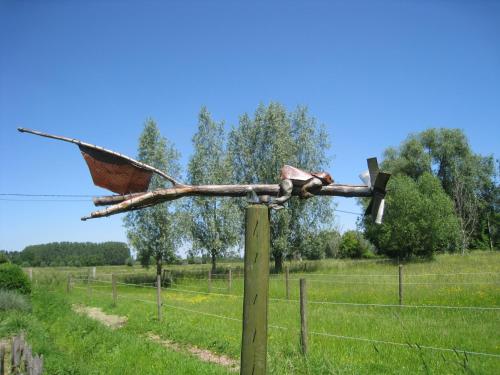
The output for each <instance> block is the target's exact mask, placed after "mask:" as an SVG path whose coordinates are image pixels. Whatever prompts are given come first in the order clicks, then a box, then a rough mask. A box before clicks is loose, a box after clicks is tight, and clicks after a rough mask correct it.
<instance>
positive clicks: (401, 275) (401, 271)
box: [399, 264, 403, 305]
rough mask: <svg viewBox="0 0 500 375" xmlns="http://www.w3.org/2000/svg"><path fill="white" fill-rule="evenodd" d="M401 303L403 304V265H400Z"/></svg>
mask: <svg viewBox="0 0 500 375" xmlns="http://www.w3.org/2000/svg"><path fill="white" fill-rule="evenodd" d="M399 304H400V305H402V304H403V265H402V264H400V265H399Z"/></svg>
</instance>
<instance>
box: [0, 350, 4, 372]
mask: <svg viewBox="0 0 500 375" xmlns="http://www.w3.org/2000/svg"><path fill="white" fill-rule="evenodd" d="M4 363H5V347H4V346H3V345H0V375H5V367H4Z"/></svg>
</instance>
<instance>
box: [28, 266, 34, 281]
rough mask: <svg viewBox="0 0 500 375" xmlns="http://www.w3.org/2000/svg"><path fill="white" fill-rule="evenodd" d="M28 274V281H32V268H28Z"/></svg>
mask: <svg viewBox="0 0 500 375" xmlns="http://www.w3.org/2000/svg"><path fill="white" fill-rule="evenodd" d="M28 273H29V275H30V281H33V268H31V267H30V268H29V269H28Z"/></svg>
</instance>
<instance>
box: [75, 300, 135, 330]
mask: <svg viewBox="0 0 500 375" xmlns="http://www.w3.org/2000/svg"><path fill="white" fill-rule="evenodd" d="M72 307H73V311H75V312H77V313H79V314H84V315H87V316H88V317H90V318H92V319H95V320H97V321H99V322H101V323H102V324H104V325H105V326H107V327H109V328H111V329H117V328H121V327H123V326H124V325H125V323H127V317H126V316H118V315H109V314H106V313H105V312H104V311H102V310H101V309H100V308H99V307H88V306H83V305H73V306H72Z"/></svg>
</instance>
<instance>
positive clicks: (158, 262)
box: [156, 255, 161, 277]
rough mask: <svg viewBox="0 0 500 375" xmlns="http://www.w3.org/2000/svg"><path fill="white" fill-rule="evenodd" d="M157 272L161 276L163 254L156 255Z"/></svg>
mask: <svg viewBox="0 0 500 375" xmlns="http://www.w3.org/2000/svg"><path fill="white" fill-rule="evenodd" d="M156 274H157V275H160V277H161V255H160V256H158V255H157V256H156Z"/></svg>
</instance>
